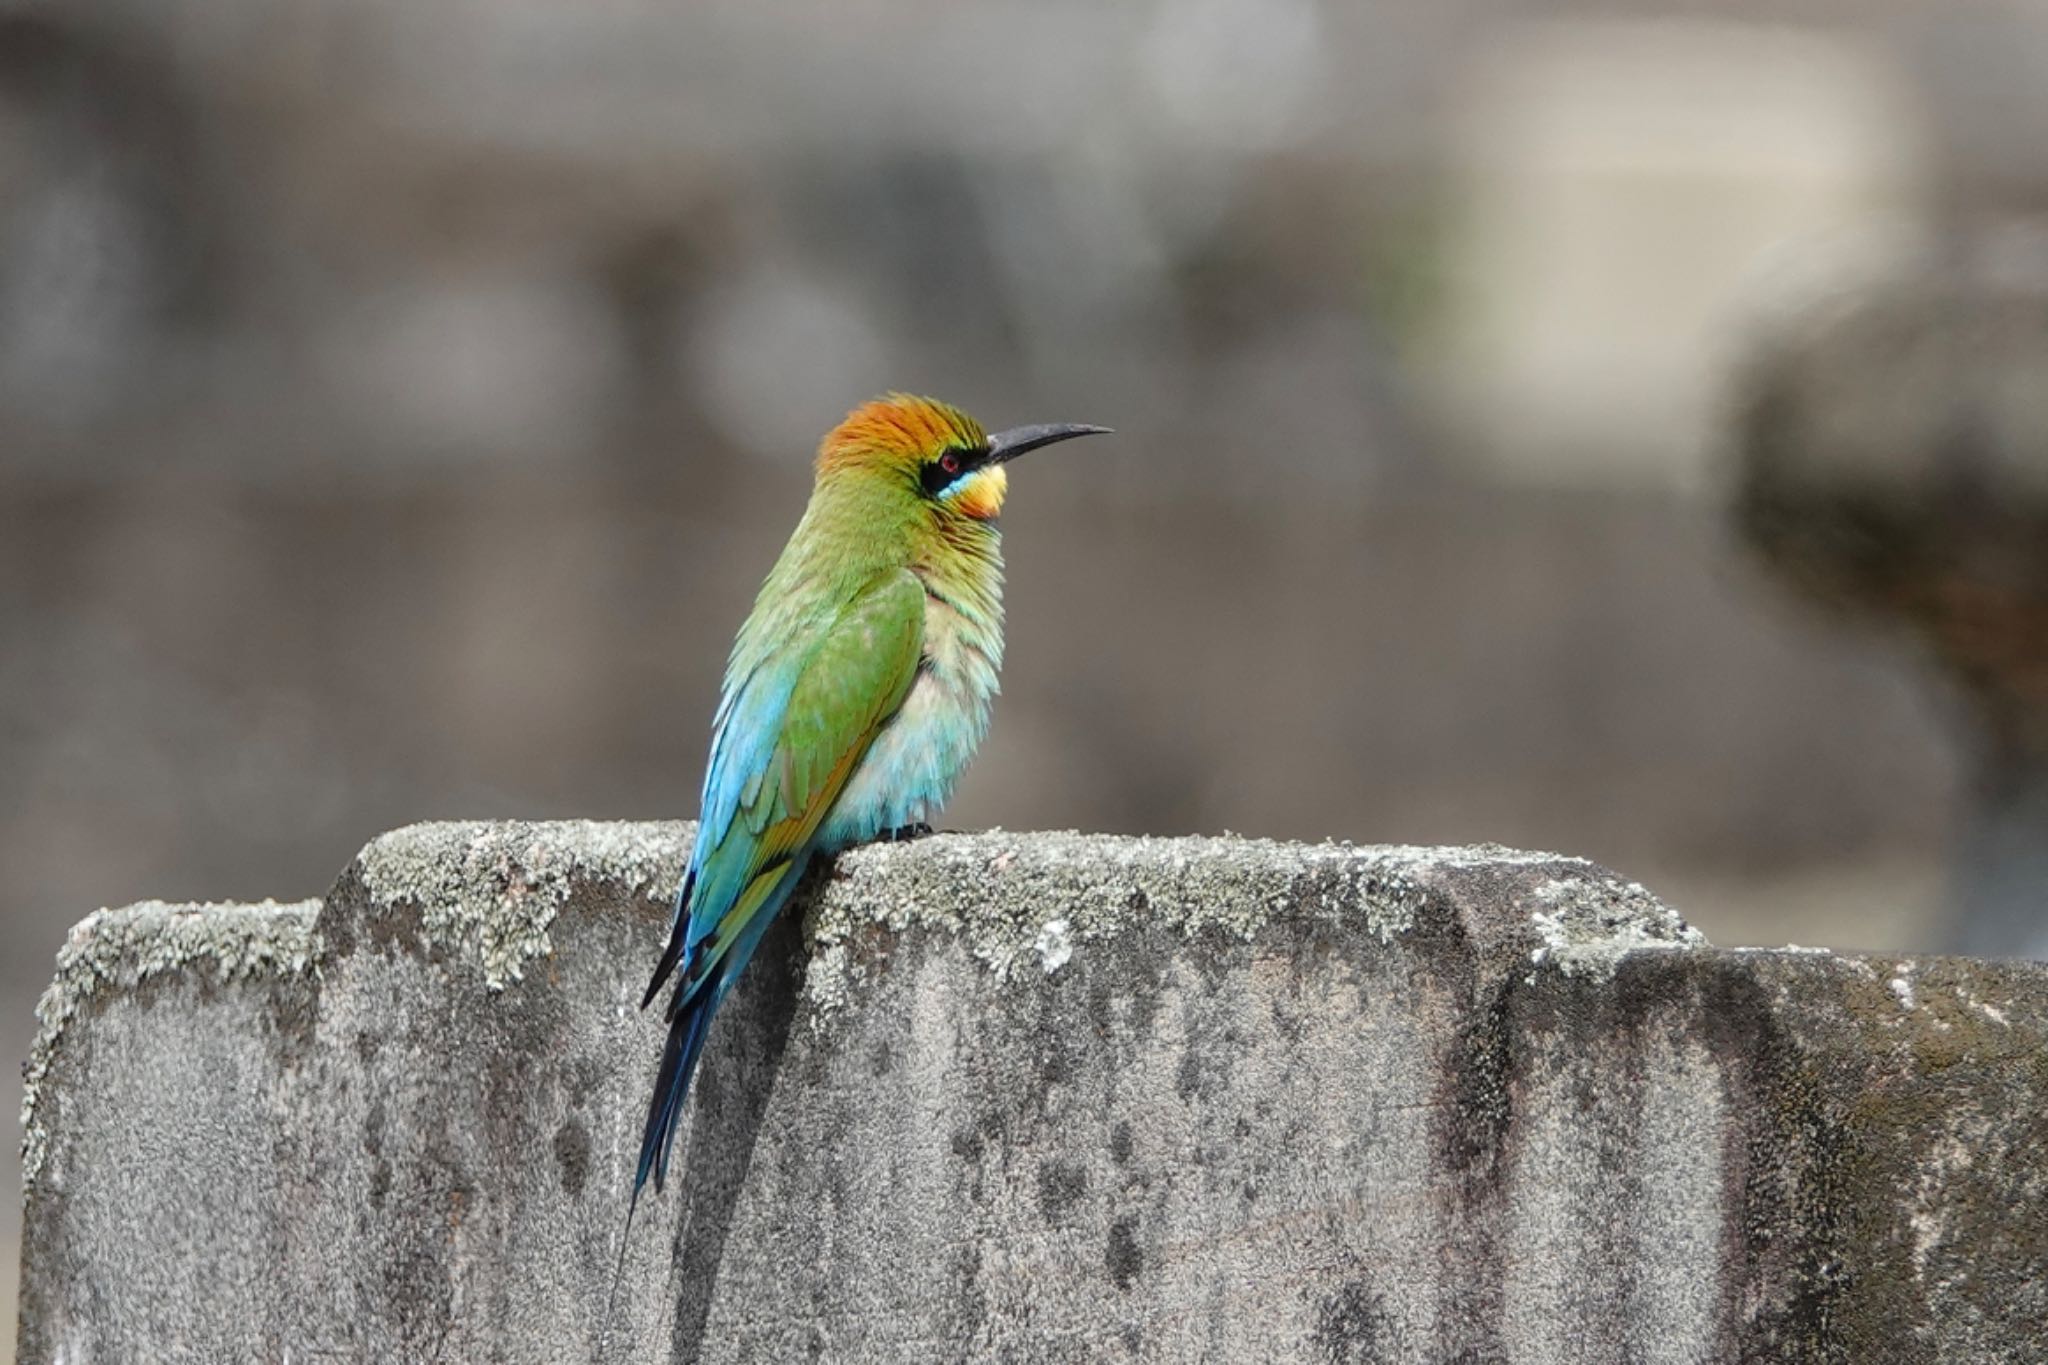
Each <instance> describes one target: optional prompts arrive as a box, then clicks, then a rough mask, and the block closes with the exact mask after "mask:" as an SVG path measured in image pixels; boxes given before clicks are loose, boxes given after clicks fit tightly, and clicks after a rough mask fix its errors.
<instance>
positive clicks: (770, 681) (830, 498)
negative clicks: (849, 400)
mask: <svg viewBox="0 0 2048 1365" xmlns="http://www.w3.org/2000/svg"><path fill="white" fill-rule="evenodd" d="M1107 430H1108V428H1106V427H1093V426H1073V425H1053V426H1028V427H1017V428H1014V429H1012V430H1010V431H999V432H997V433H995V434H994V435H993V436H991V435H988V434H986V433H984V432H983V431H982V429H981V427H980V426H979V425H978V424H976V422H975V420H974V419H973V418H972V417H969V416H968V415H967V414H966V413H964V412H962V411H960V410H959V409H958V408H954V407H949V406H948V405H946V404H944V403H939V402H934V401H933V400H931V399H928V398H913V397H910V396H907V395H904V394H890V395H888V396H887V397H885V398H880V399H877V400H876V401H874V402H871V403H868V404H866V405H864V406H862V407H859V408H856V409H855V410H854V411H853V412H852V413H851V414H849V415H848V416H847V418H846V420H845V421H843V422H841V423H840V424H839V425H838V426H837V427H835V428H834V429H833V430H832V431H831V432H830V433H828V434H827V435H826V437H825V439H824V441H823V443H822V444H821V445H820V446H819V449H818V460H817V475H816V481H815V483H814V485H813V487H812V490H811V501H810V505H809V506H808V507H807V508H805V509H804V515H803V519H802V520H801V521H800V522H798V523H797V528H796V531H795V533H794V534H793V535H791V536H790V538H789V544H788V545H787V546H785V547H784V548H783V551H782V556H781V558H779V559H777V560H776V561H775V567H774V568H773V569H772V570H770V571H769V574H768V579H767V581H766V582H765V583H763V584H762V585H761V592H760V596H759V597H758V598H756V599H755V602H754V610H753V613H752V614H751V615H750V616H748V617H747V620H746V624H745V625H743V626H741V627H740V633H739V637H738V638H737V639H736V640H735V641H734V642H733V647H732V655H731V658H730V660H729V661H728V663H727V665H726V671H725V687H724V691H723V693H722V694H721V696H720V699H719V703H718V713H717V715H716V717H715V718H714V719H713V721H712V726H711V757H710V761H709V764H708V766H707V767H706V769H705V773H704V791H703V796H702V806H701V810H700V813H699V815H698V823H697V842H696V846H695V847H694V848H692V849H691V851H690V862H689V866H688V868H687V869H686V870H685V871H684V874H683V881H682V886H681V888H680V889H679V890H678V891H677V893H676V900H675V914H674V923H673V925H672V927H671V929H670V933H669V941H668V948H667V950H666V951H664V952H663V953H662V955H661V960H660V961H659V962H658V963H656V964H655V968H654V979H653V981H652V982H650V983H649V984H648V987H647V995H646V997H645V999H643V1000H642V1001H641V1008H642V1009H645V1008H646V1007H647V1006H648V1005H649V1004H650V1003H652V1002H653V1000H654V998H655V996H656V995H657V994H658V993H659V992H660V990H661V987H662V983H663V982H664V981H666V980H667V979H668V978H669V976H670V974H671V973H673V974H674V975H675V976H676V977H677V978H678V981H677V985H676V989H675V993H674V994H673V995H672V996H671V997H670V999H669V1004H668V1024H669V1031H668V1044H667V1047H666V1048H665V1049H664V1050H663V1052H662V1057H661V1069H660V1070H659V1072H657V1073H656V1076H655V1081H654V1097H653V1100H652V1102H651V1103H650V1104H649V1106H648V1110H647V1128H646V1131H645V1134H644V1135H643V1137H642V1139H641V1143H640V1165H639V1169H638V1171H637V1172H636V1173H635V1174H634V1177H633V1202H634V1203H635V1204H637V1203H638V1202H639V1198H640V1191H641V1188H642V1187H643V1186H644V1185H645V1184H646V1183H647V1178H648V1176H649V1175H650V1174H652V1175H653V1177H654V1187H655V1189H656V1190H657V1191H659V1190H660V1189H661V1188H662V1184H663V1182H664V1181H665V1180H666V1179H667V1176H668V1163H669V1155H670V1151H671V1149H672V1147H673V1146H674V1143H675V1134H676V1127H677V1122H678V1119H679V1118H680V1116H681V1114H682V1109H683V1099H684V1097H685V1096H686V1095H687V1094H688V1093H689V1089H690V1077H691V1074H692V1073H693V1072H694V1071H695V1069H696V1066H697V1058H698V1056H699V1054H701V1053H702V1052H703V1050H704V1040H705V1036H706V1034H707V1033H708V1031H709V1030H710V1027H711V1019H712V1016H713V1015H714V1014H716V1013H717V1012H718V1006H719V1004H720V1002H722V1001H723V1000H724V999H725V997H726V993H727V992H728V991H730V990H731V989H732V987H733V983H734V982H735V981H737V980H738V979H739V975H740V973H741V972H743V971H744V970H746V966H747V960H748V959H749V958H750V957H752V956H753V953H754V949H755V948H756V947H757V946H758V945H759V944H760V942H761V935H762V934H763V933H764V932H765V931H766V930H767V928H768V925H769V922H770V921H771V920H773V919H774V918H775V915H776V913H777V912H778V911H780V910H781V909H782V907H783V906H784V905H785V904H786V903H787V902H788V900H789V897H790V893H791V892H792V891H794V890H795V889H796V886H797V883H798V881H799V880H801V878H802V877H803V874H804V868H805V867H806V865H808V864H809V863H810V861H811V859H813V858H815V857H818V856H820V855H827V856H829V855H830V854H833V853H836V852H837V851H839V850H840V849H843V848H848V847H851V846H852V845H854V844H860V843H866V842H867V841H869V840H871V839H875V838H877V837H880V836H883V835H896V834H909V833H914V832H919V831H921V830H923V829H924V828H925V823H926V821H928V820H929V819H931V817H932V816H933V815H935V814H936V813H937V812H938V809H939V807H940V806H942V805H944V804H945V801H946V798H947V797H948V796H949V795H951V793H952V791H953V784H954V783H955V782H956V781H957V780H958V779H959V777H960V773H961V770H962V769H964V768H965V767H966V766H967V762H968V760H969V759H970V758H972V757H973V756H974V750H975V747H976V746H977V745H978V744H979V743H980V742H981V737H982V735H983V733H984V732H985V731H986V730H987V729H988V720H989V705H990V703H991V702H992V701H993V700H994V698H995V695H996V676H997V672H998V670H999V669H1000V668H1001V667H1002V662H1003V599H1002V588H1003V559H1002V548H1001V537H1000V534H999V533H998V531H997V529H996V517H997V514H998V513H999V512H1001V511H1002V507H1003V494H1004V493H1005V491H1006V490H1007V488H1008V486H1009V484H1008V480H1009V475H1008V473H1007V472H1006V469H1005V466H1006V465H1007V464H1008V463H1009V462H1010V461H1011V460H1014V459H1015V458H1017V457H1018V456H1019V455H1022V454H1024V453H1025V452H1027V451H1032V450H1037V449H1039V448H1040V447H1042V446H1049V445H1052V444H1053V443H1054V442H1057V441H1065V440H1068V439H1070V438H1072V437H1075V436H1087V435H1091V434H1095V433H1098V432H1104V431H1107Z"/></svg>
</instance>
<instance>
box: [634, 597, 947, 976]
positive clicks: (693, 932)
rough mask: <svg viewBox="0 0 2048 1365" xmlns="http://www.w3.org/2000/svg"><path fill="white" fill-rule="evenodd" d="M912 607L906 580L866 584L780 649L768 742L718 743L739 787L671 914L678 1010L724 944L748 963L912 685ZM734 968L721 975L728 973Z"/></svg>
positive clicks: (917, 640)
mask: <svg viewBox="0 0 2048 1365" xmlns="http://www.w3.org/2000/svg"><path fill="white" fill-rule="evenodd" d="M924 607H925V593H924V587H923V585H922V584H920V583H919V582H918V581H917V579H916V578H915V577H913V576H912V575H911V574H910V573H909V572H908V571H906V570H902V569H897V570H892V571H891V572H889V573H886V574H883V575H881V576H879V577H877V578H875V579H873V580H871V581H870V582H869V583H868V584H867V585H866V586H864V587H863V588H862V589H861V590H860V591H858V592H856V593H855V594H854V595H853V596H852V597H851V598H849V599H847V601H846V603H845V605H843V606H842V607H841V608H840V610H839V612H838V614H837V615H836V616H835V617H834V618H833V619H832V621H831V623H830V624H829V625H828V626H826V627H825V628H824V629H823V631H822V632H820V634H819V635H818V637H817V639H816V640H815V641H814V642H804V641H796V640H793V641H790V642H789V644H790V645H792V646H795V647H796V648H795V649H793V650H791V651H790V652H789V653H788V654H785V655H784V659H785V660H787V662H785V663H783V666H784V667H794V668H795V669H796V678H795V682H794V685H793V686H792V687H791V688H790V690H789V701H788V703H787V705H786V706H784V707H783V708H782V711H781V714H780V715H779V716H778V717H776V723H775V725H774V726H773V729H772V733H756V734H740V735H733V736H730V737H726V736H721V737H720V741H721V742H720V744H719V746H718V747H719V748H720V749H721V750H722V753H721V756H722V757H724V758H726V759H728V760H729V761H734V762H740V763H744V764H746V769H745V771H746V777H745V779H744V781H743V782H741V783H740V784H739V801H738V809H737V810H735V811H734V812H733V816H734V818H733V819H732V820H731V822H730V823H729V824H728V825H727V827H726V829H725V831H724V837H723V838H721V839H720V840H719V841H718V842H717V843H716V845H715V846H712V847H709V848H707V849H704V850H702V856H701V857H698V858H693V859H692V860H691V861H692V864H693V868H694V871H695V874H696V875H695V878H694V883H693V885H692V887H691V894H690V896H689V904H688V906H687V911H686V914H685V913H681V912H683V911H684V910H685V907H680V906H679V907H678V911H679V914H678V923H677V926H676V928H677V931H678V936H679V937H680V939H681V942H680V944H679V945H678V944H676V943H672V944H671V948H672V949H674V948H677V947H680V949H681V955H682V956H684V957H686V958H687V966H686V968H685V970H686V972H687V977H686V980H685V983H684V987H683V990H682V991H681V992H679V993H678V996H677V1003H678V1004H681V1003H682V1001H683V1000H684V999H685V998H686V997H688V996H689V995H691V994H694V993H695V991H696V989H697V988H698V987H699V986H700V985H701V984H702V983H703V982H704V981H706V980H710V979H713V978H716V977H720V976H723V975H725V974H726V973H725V972H722V971H721V970H720V969H721V968H722V967H724V966H725V965H726V957H727V955H728V954H729V953H731V952H732V951H733V949H734V946H735V945H736V944H739V943H742V942H745V943H746V945H747V952H751V949H752V943H753V941H754V940H755V939H757V938H758V937H759V931H760V929H761V928H765V927H766V925H765V922H764V920H765V916H764V914H763V912H764V910H765V911H766V912H767V914H768V915H772V914H773V913H774V909H775V908H779V906H780V903H781V901H782V899H783V897H784V895H786V893H787V889H788V888H787V886H786V885H785V883H786V882H788V881H791V880H793V879H794V878H795V877H796V876H797V875H799V874H800V873H801V872H802V870H803V864H804V860H805V856H806V855H807V854H808V853H809V852H810V844H811V840H812V838H813V837H814V836H815V835H816V834H817V831H818V828H819V826H820V825H821V824H823V823H824V820H825V817H826V816H827V815H828V814H829V813H830V812H831V809H832V806H833V803H834V802H836V801H837V800H838V798H839V793H840V792H841V790H843V789H844V788H845V786H846V781H847V779H848V778H849V777H850V776H852V774H853V770H854V769H855V768H856V767H858V766H859V764H860V760H861V759H862V758H863V757H864V756H865V755H866V754H867V751H868V747H869V746H870V745H871V744H872V743H873V742H874V738H875V734H876V732H877V731H879V730H880V729H881V728H882V726H883V725H885V724H887V723H888V721H889V719H890V717H892V716H894V715H895V714H896V711H897V708H899V707H900V706H902V705H903V698H904V697H905V696H906V695H908V693H909V691H910V686H911V684H912V683H913V682H914V681H916V678H917V668H918V661H919V659H920V658H921V657H922V655H923V652H924ZM806 643H809V647H808V648H807V649H806V648H804V646H805V644H806ZM768 728H769V727H767V726H763V727H762V730H763V731H766V730H768ZM728 738H729V739H730V740H732V741H733V742H732V743H730V744H728V743H725V742H724V741H725V740H726V739H728ZM750 930H752V931H753V932H751V933H750V932H749V931H750ZM745 957H746V953H742V954H741V956H740V958H739V960H738V961H736V962H734V963H732V964H731V968H732V970H733V971H734V972H736V971H737V970H738V969H739V968H740V967H743V966H744V965H745Z"/></svg>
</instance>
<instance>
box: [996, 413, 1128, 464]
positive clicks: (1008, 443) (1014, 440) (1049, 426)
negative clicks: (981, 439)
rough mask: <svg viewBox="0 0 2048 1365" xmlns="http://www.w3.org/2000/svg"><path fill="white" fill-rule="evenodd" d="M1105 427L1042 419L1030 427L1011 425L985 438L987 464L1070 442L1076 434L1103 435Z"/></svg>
mask: <svg viewBox="0 0 2048 1365" xmlns="http://www.w3.org/2000/svg"><path fill="white" fill-rule="evenodd" d="M1108 434H1109V428H1108V427H1091V426H1087V425H1084V424H1081V423H1077V422H1041V423H1039V424H1038V425H1037V426H1033V427H1011V428H1010V429H1009V430H1008V431H999V432H997V433H996V434H995V435H993V436H991V437H989V438H988V463H990V464H1002V463H1004V462H1005V461H1007V460H1014V459H1016V458H1017V457H1018V456H1019V455H1022V454H1023V453H1024V452H1025V451H1027V450H1036V449H1038V448H1039V447H1040V446H1049V445H1052V444H1054V443H1056V442H1059V441H1071V440H1073V439H1074V438H1075V437H1076V436H1106V435H1108Z"/></svg>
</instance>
